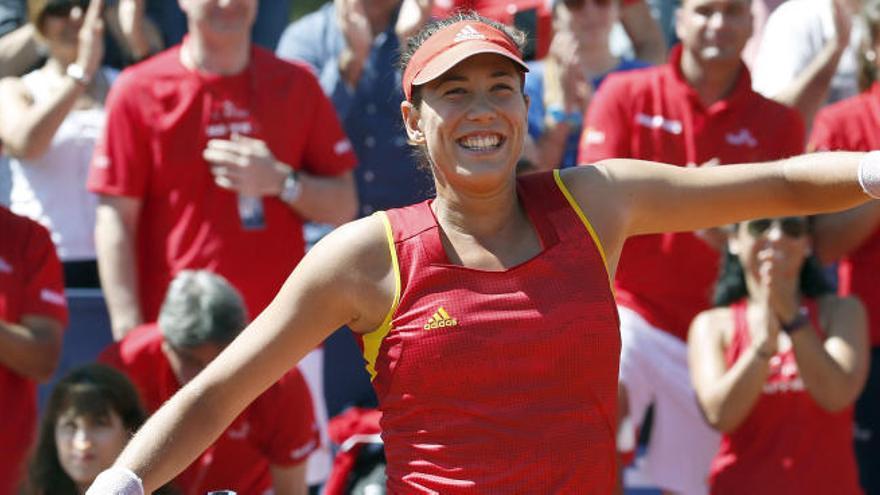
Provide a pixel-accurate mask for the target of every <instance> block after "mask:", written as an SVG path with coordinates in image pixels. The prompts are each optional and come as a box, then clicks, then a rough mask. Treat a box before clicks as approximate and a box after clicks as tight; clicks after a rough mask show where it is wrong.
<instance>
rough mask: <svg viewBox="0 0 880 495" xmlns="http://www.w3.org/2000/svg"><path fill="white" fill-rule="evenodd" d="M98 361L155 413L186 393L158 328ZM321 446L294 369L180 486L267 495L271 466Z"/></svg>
mask: <svg viewBox="0 0 880 495" xmlns="http://www.w3.org/2000/svg"><path fill="white" fill-rule="evenodd" d="M98 360H99V361H101V362H103V363H106V364H109V365H111V366H114V367H116V368H117V369H119V370H121V371H123V372H124V373H125V374H126V375H128V377H129V378H130V379H131V381H132V382H133V383H134V384H135V386H136V387H137V389H138V392H140V394H141V398H142V399H143V401H144V406H145V407H146V408H147V410H148V411H149V412H151V413H152V412H154V411H155V410H156V409H158V408H159V406H161V405H162V404H163V403H164V402H165V401H166V400H168V399H170V398H171V396H172V395H174V393H175V392H177V390H178V389H179V388H180V384H179V383H178V382H177V377H176V376H175V375H174V372H173V371H172V369H171V365H170V364H169V363H168V358H167V357H165V353H164V352H162V333H161V332H160V331H159V327H158V326H156V325H155V324H150V325H142V326H140V327H137V328H135V329H134V330H132V331H131V332H130V333H128V334H127V335H126V336H125V338H124V339H122V341H120V342H117V343H115V344H112V345H110V347H108V348H107V349H105V350H104V352H102V353H101V356H100V357H99V358H98ZM319 442H320V439H319V437H318V429H317V425H316V423H315V420H314V417H313V414H312V401H311V395H310V394H309V389H308V387H307V386H306V383H305V380H303V378H302V375H300V373H299V371H297V369H296V367H294V368H293V369H292V370H290V371H289V372H288V373H287V374H286V375H284V376H283V377H282V378H281V379H280V380H279V381H278V382H276V383H275V384H274V385H272V386H271V387H269V389H267V390H266V391H265V392H263V393H262V395H260V396H259V397H257V398H256V399H255V400H254V402H252V403H251V405H249V406H248V407H247V408H246V409H245V410H244V412H242V413H241V414H240V415H239V416H238V418H236V419H235V421H234V422H233V423H232V424H231V425H230V426H229V427H228V428H227V429H226V431H224V432H223V434H222V435H220V438H218V439H217V441H216V442H214V444H213V445H211V446H210V447H208V449H207V450H205V452H204V453H202V455H201V456H199V458H198V459H196V460H195V461H193V463H192V464H190V466H189V467H188V468H186V470H184V471H183V472H182V473H181V474H180V475H179V476H178V477H177V478H176V479H175V480H174V485H175V486H176V487H177V488H178V489H180V490H181V491H182V493H198V494H203V493H207V492H208V491H212V490H223V489H227V490H233V491H235V492H237V493H241V494H246V493H253V494H261V493H265V492H266V490H268V489H269V488H271V486H272V478H271V475H270V472H269V466H270V465H274V466H294V465H297V464H299V463H301V462H303V461H305V460H306V458H307V457H308V456H309V454H310V453H312V451H314V450H315V449H316V448H317V447H318V445H319Z"/></svg>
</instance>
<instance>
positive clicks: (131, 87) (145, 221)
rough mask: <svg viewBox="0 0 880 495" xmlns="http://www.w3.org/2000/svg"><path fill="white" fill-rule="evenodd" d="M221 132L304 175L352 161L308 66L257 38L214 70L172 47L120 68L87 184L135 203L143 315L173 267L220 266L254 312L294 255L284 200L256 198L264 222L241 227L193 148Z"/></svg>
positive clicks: (297, 244)
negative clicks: (234, 68) (233, 66)
mask: <svg viewBox="0 0 880 495" xmlns="http://www.w3.org/2000/svg"><path fill="white" fill-rule="evenodd" d="M232 132H237V133H239V134H243V135H249V136H253V137H256V138H259V139H262V140H264V141H265V142H266V143H267V145H268V147H269V149H270V150H271V151H272V153H273V154H274V155H275V157H276V158H277V159H278V160H280V161H281V162H282V163H285V164H287V165H289V166H291V167H292V168H294V169H298V170H304V171H307V172H309V173H311V174H315V175H323V176H333V175H339V174H342V173H344V172H347V171H348V170H350V169H351V168H352V167H353V166H354V165H355V156H354V153H353V151H352V149H351V145H350V143H349V142H348V139H347V138H346V137H345V134H344V133H343V131H342V128H341V127H340V125H339V121H338V119H337V117H336V112H335V111H334V109H333V106H332V104H331V103H330V101H329V100H328V99H327V98H326V96H324V93H323V92H322V90H321V88H320V86H319V85H318V82H317V80H316V79H315V77H314V76H313V75H312V72H311V71H310V69H308V68H307V67H306V66H304V65H301V64H297V63H294V62H285V61H282V60H280V59H278V58H276V57H275V56H274V55H272V54H271V53H270V52H268V51H265V50H263V49H261V48H259V47H254V48H253V49H252V50H251V63H250V65H249V66H248V67H247V69H245V70H244V71H243V72H242V73H241V74H238V75H235V76H228V77H222V76H212V75H206V74H200V73H198V72H195V71H191V70H189V69H187V68H185V67H184V66H183V65H182V64H181V62H180V46H179V45H178V46H176V47H173V48H171V49H169V50H166V51H165V52H163V53H161V54H159V55H157V56H155V57H152V58H150V59H149V60H147V61H146V62H143V63H141V64H138V65H136V66H134V67H131V68H129V69H126V70H125V71H124V72H123V73H122V74H121V75H120V77H119V79H118V80H117V81H116V83H115V84H114V86H113V88H112V89H111V91H110V94H109V96H108V98H107V125H106V130H105V134H104V136H103V139H102V140H100V142H99V143H98V145H97V147H96V149H95V156H94V159H93V161H92V168H91V171H90V175H89V181H88V186H89V189H91V190H92V191H94V192H96V193H100V194H106V195H112V196H128V197H133V198H138V199H140V200H141V201H142V209H141V214H140V218H139V223H138V230H137V233H136V237H137V240H136V243H137V244H136V253H137V270H138V282H139V287H138V288H139V291H140V301H141V310H142V312H143V317H144V319H145V320H147V321H151V320H155V319H156V316H157V313H158V309H159V306H160V304H161V301H162V299H163V297H164V295H165V290H166V288H167V286H168V284H169V282H170V281H171V279H172V278H173V276H174V274H176V273H177V272H179V271H180V270H183V269H209V270H212V271H214V272H216V273H219V274H221V275H223V276H224V277H226V278H227V279H228V280H229V281H230V282H231V283H232V285H234V286H235V287H236V288H237V289H238V290H239V291H241V293H242V295H243V296H244V300H245V303H246V304H247V308H248V311H249V313H250V314H251V315H256V314H258V313H259V312H261V311H262V310H263V308H264V307H265V306H266V305H267V304H268V303H269V302H270V301H271V300H272V297H274V295H275V293H276V292H277V291H278V289H279V288H280V287H281V284H282V283H283V282H284V280H285V278H286V277H287V275H288V274H289V273H290V271H291V270H292V269H293V267H294V266H295V265H296V263H297V262H298V261H299V260H300V258H301V257H302V255H303V249H304V248H303V238H302V219H301V218H299V216H297V215H296V214H295V213H294V212H293V210H291V209H290V207H288V206H287V205H286V204H284V203H283V202H282V201H281V200H280V199H278V198H275V197H264V198H263V199H262V205H263V210H264V227H263V228H259V229H247V228H245V227H244V226H243V224H242V221H241V219H240V216H239V209H238V195H237V194H236V193H234V192H231V191H228V190H225V189H223V188H221V187H219V186H217V185H216V184H215V183H214V179H213V175H212V174H211V173H210V170H209V164H208V163H207V162H206V161H205V160H204V159H203V158H202V151H203V150H204V148H205V145H206V143H207V141H208V139H209V138H228V137H229V136H230V135H231V133H232Z"/></svg>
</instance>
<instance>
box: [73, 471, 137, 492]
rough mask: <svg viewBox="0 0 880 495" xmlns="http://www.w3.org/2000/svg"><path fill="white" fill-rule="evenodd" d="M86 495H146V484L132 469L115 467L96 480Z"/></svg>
mask: <svg viewBox="0 0 880 495" xmlns="http://www.w3.org/2000/svg"><path fill="white" fill-rule="evenodd" d="M86 495H144V484H143V483H142V482H141V479H140V478H138V476H137V475H136V474H134V472H132V471H131V470H130V469H127V468H124V467H117V466H113V467H111V468H110V469H108V470H106V471H104V472H102V473H101V474H99V475H98V477H97V478H95V481H94V482H92V486H90V487H89V489H88V490H86Z"/></svg>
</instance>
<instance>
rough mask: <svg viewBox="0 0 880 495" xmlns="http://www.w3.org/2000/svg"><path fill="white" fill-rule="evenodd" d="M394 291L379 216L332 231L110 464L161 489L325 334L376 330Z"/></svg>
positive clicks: (151, 487)
mask: <svg viewBox="0 0 880 495" xmlns="http://www.w3.org/2000/svg"><path fill="white" fill-rule="evenodd" d="M393 296H394V274H393V271H392V264H391V256H390V252H389V249H388V244H387V242H386V237H385V230H384V226H383V225H382V222H381V220H379V219H378V218H376V217H370V218H366V219H362V220H359V221H357V222H354V223H352V224H348V225H346V226H343V227H341V228H340V229H338V230H337V231H335V232H333V233H331V234H330V235H328V236H327V237H326V238H325V239H324V240H322V241H321V242H320V243H319V244H318V245H317V246H316V247H315V248H314V249H312V250H311V251H310V252H309V253H308V254H307V255H306V257H305V258H303V260H302V261H301V262H300V264H299V265H298V266H297V268H296V269H295V270H294V271H293V273H292V274H291V275H290V277H289V278H288V279H287V281H286V282H285V284H284V286H283V287H282V288H281V290H280V291H279V293H278V295H277V296H276V297H275V300H274V301H272V303H271V304H270V305H269V307H267V308H266V310H265V311H264V312H263V313H262V314H260V316H259V317H257V318H256V319H255V320H254V321H253V322H252V323H251V324H250V325H249V326H248V327H247V328H246V329H245V330H244V331H243V332H242V333H241V334H240V335H239V336H238V337H237V338H236V339H235V340H234V341H233V342H232V343H231V344H230V345H229V346H228V347H227V348H226V349H225V350H224V351H223V352H222V353H221V354H220V355H219V356H218V357H217V358H216V359H215V360H214V361H213V362H211V364H210V365H208V367H207V368H205V370H204V371H202V372H201V373H200V374H199V375H198V376H197V377H196V378H195V379H193V380H192V381H191V382H190V383H189V384H187V385H186V386H185V387H183V388H182V389H181V390H180V391H179V392H178V393H177V394H175V396H174V397H172V398H171V399H170V400H169V401H168V402H166V403H165V405H163V406H162V407H161V408H160V409H159V410H158V411H157V412H156V414H154V415H153V416H152V417H151V418H150V419H149V420H148V421H147V423H146V424H145V425H144V426H143V428H141V430H140V431H139V432H138V433H137V435H135V437H134V438H133V439H132V440H131V442H130V443H129V444H128V446H127V447H126V448H125V450H124V451H123V452H122V454H120V456H119V458H118V459H117V461H116V463H115V464H114V467H117V468H124V469H129V470H131V471H132V472H134V473H135V474H136V475H137V476H139V477H140V478H141V479H142V480H143V487H144V489H145V491H146V492H147V493H150V492H151V491H152V490H154V489H156V488H158V487H159V486H162V485H163V484H164V483H166V482H168V481H169V480H171V479H173V478H174V476H176V475H177V474H178V473H179V472H180V471H182V470H183V469H184V468H185V467H186V466H187V465H189V464H190V463H191V462H192V461H193V460H194V459H195V458H196V457H197V456H198V455H199V454H200V453H201V452H202V451H203V450H204V449H205V448H206V447H208V446H209V445H210V444H211V443H212V442H213V441H214V440H215V439H216V438H217V437H218V436H219V435H220V434H221V433H222V432H223V431H224V430H225V429H226V427H227V426H228V425H229V424H230V423H231V422H232V420H234V419H235V417H236V416H238V414H239V413H240V412H241V411H242V410H243V409H244V408H245V407H247V405H248V404H250V402H251V401H253V400H254V399H255V398H256V397H257V396H258V395H259V394H261V393H262V392H263V391H264V390H265V389H266V388H268V387H269V386H270V385H271V384H272V383H274V382H275V381H276V380H277V379H278V378H279V377H280V376H281V375H282V374H284V373H285V372H286V371H288V370H289V369H290V368H291V367H292V366H295V365H296V363H297V362H298V361H299V360H300V359H301V358H302V357H303V356H305V355H306V353H308V352H309V351H310V350H311V349H313V348H315V347H316V346H317V345H318V344H320V342H321V341H322V340H323V339H324V338H325V337H326V336H327V335H329V334H330V333H331V332H332V331H334V330H336V329H337V328H339V327H340V326H342V325H346V324H348V325H350V326H352V328H353V329H354V330H355V331H360V332H366V331H369V330H370V329H373V328H377V327H378V326H379V325H380V323H381V321H382V319H383V318H384V317H385V314H386V313H387V312H388V309H389V308H390V307H391V304H392V300H393ZM99 481H100V480H96V482H95V485H93V488H92V489H90V492H89V493H101V495H105V494H106V493H108V492H107V491H105V490H107V487H106V486H103V487H102V488H101V491H100V492H98V491H97V486H98V483H99ZM109 493H136V492H128V491H113V490H112V489H111V490H110V491H109Z"/></svg>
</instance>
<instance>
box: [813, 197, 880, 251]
mask: <svg viewBox="0 0 880 495" xmlns="http://www.w3.org/2000/svg"><path fill="white" fill-rule="evenodd" d="M878 228H880V202H877V201H874V202H871V203H866V204H864V205H862V206H859V207H857V208H853V209H851V210H846V211H843V212H840V213H832V214H829V215H819V216H817V217H816V221H815V223H814V224H813V242H814V247H815V249H816V254H817V255H819V259H821V260H822V262H823V263H830V262H832V261H835V260H838V259H840V258H841V257H843V256H845V255H847V254H848V253H850V252H852V251H853V250H855V249H856V248H858V247H859V246H861V245H862V243H864V242H865V241H866V240H868V238H869V237H870V236H871V234H872V233H874V231H876V230H877V229H878Z"/></svg>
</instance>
